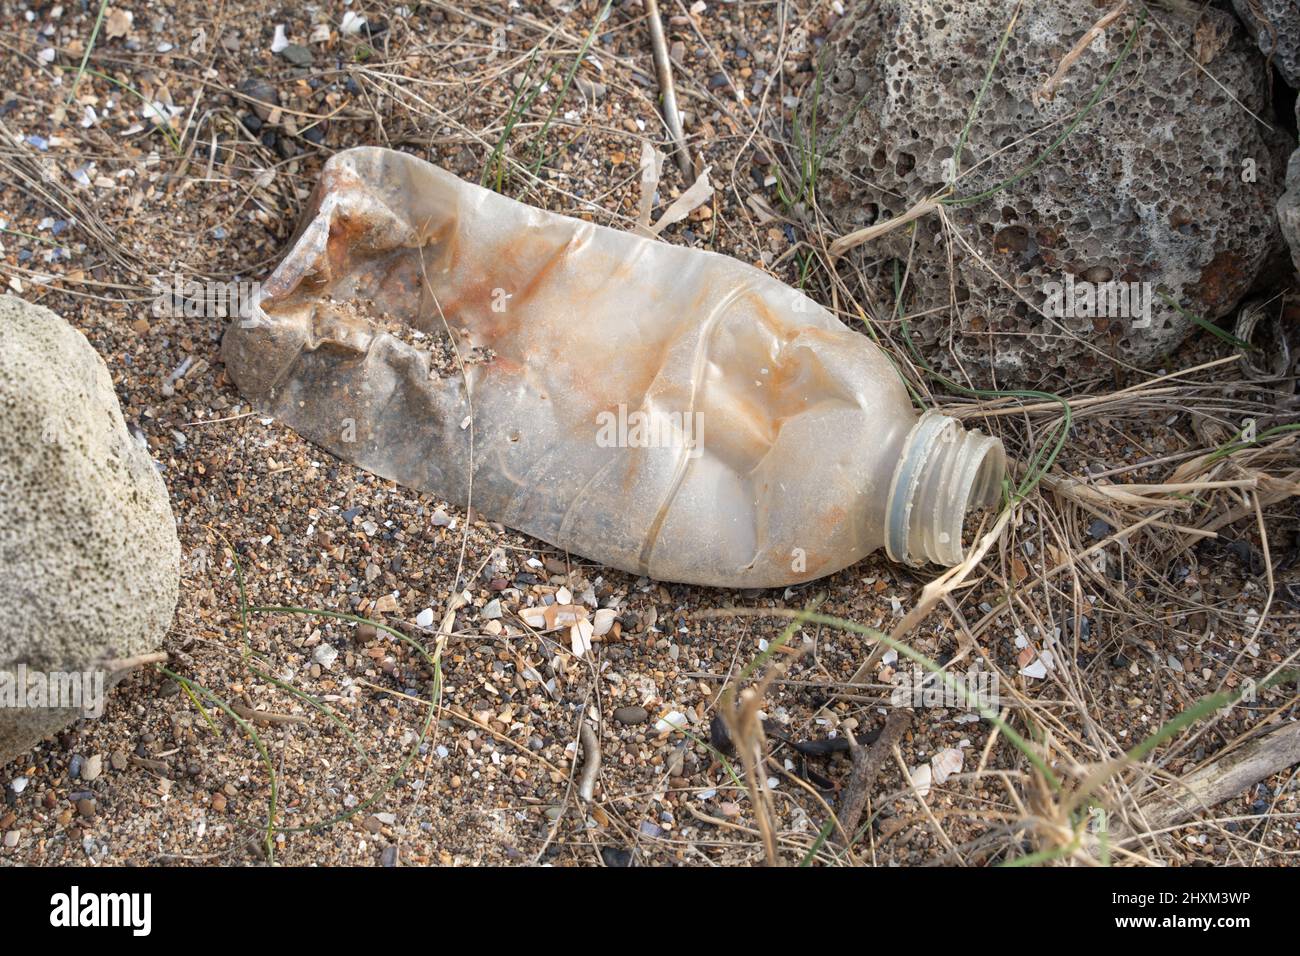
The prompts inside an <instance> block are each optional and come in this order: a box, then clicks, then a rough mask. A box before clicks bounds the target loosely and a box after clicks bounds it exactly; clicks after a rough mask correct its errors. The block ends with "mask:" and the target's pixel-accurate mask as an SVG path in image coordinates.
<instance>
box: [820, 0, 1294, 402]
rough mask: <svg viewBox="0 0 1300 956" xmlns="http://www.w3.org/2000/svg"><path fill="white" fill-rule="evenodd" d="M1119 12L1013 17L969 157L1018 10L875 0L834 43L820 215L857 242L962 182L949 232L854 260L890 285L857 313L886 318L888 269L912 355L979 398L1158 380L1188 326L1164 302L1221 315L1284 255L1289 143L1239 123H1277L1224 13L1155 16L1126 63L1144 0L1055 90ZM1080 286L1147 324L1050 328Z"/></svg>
mask: <svg viewBox="0 0 1300 956" xmlns="http://www.w3.org/2000/svg"><path fill="white" fill-rule="evenodd" d="M1111 6H1112V5H1110V4H1098V3H1078V2H1077V0H1041V2H1037V3H1032V4H1025V5H1024V6H1023V8H1020V9H1021V14H1020V17H1019V20H1018V22H1017V23H1016V24H1015V28H1014V30H1013V31H1012V33H1011V36H1010V39H1009V41H1008V43H1007V46H1006V52H1005V54H1004V56H1003V58H1002V60H1001V62H1000V63H999V64H998V65H997V68H996V70H995V71H994V73H993V75H992V79H991V82H990V83H989V87H988V89H987V91H986V92H985V93H984V96H983V99H982V101H981V102H980V105H979V108H978V109H977V110H976V111H975V114H974V120H973V122H971V125H970V129H969V132H968V133H967V135H966V139H965V144H964V148H963V150H962V154H961V157H960V160H959V161H958V162H954V151H955V148H956V145H957V143H958V140H959V138H960V137H961V136H962V132H963V129H964V128H965V126H966V124H967V120H968V118H969V117H970V116H971V112H972V107H973V106H974V104H975V102H976V98H977V96H978V94H979V91H980V89H981V87H982V85H983V83H984V80H985V76H986V74H987V72H988V69H989V65H990V63H991V62H992V60H993V54H994V51H995V50H996V49H997V47H998V44H999V41H1000V39H1001V36H1002V33H1003V31H1004V30H1005V29H1006V26H1007V22H1008V16H1009V10H1008V8H1007V7H1006V6H1005V4H1002V3H997V2H992V0H965V2H962V3H938V2H933V0H880V2H877V3H872V4H861V5H860V6H858V7H857V8H856V12H855V13H854V14H853V15H851V16H849V17H847V18H846V19H845V20H844V21H842V22H841V23H840V24H839V25H838V27H837V29H836V32H835V34H834V36H833V38H832V44H831V51H830V53H829V54H828V55H827V56H826V58H825V62H826V63H827V64H828V67H827V74H826V82H825V89H824V90H823V92H822V95H821V97H820V106H819V110H820V116H819V120H818V123H817V129H818V131H819V137H820V138H821V140H822V142H823V143H824V144H826V145H825V149H824V155H823V157H822V162H821V167H820V168H821V176H820V178H819V183H818V197H819V200H820V202H821V206H822V208H823V209H829V211H830V214H831V217H832V219H833V220H834V222H835V224H836V226H837V227H838V228H839V231H840V232H842V233H848V232H850V231H853V230H855V229H859V228H861V227H864V226H868V225H872V224H878V223H884V222H886V221H888V220H890V219H892V218H894V217H897V216H899V215H901V214H902V213H904V212H906V211H907V210H908V209H909V208H911V207H912V206H913V205H914V204H916V203H918V202H920V201H922V200H926V199H930V198H932V197H936V196H940V195H942V194H944V192H945V190H947V189H948V188H949V185H950V184H951V185H952V192H951V193H950V194H949V196H948V199H947V200H945V202H946V208H945V210H944V214H945V215H946V217H947V219H948V221H949V222H950V223H951V224H952V227H953V229H954V231H955V236H953V235H950V234H948V233H947V232H946V231H945V229H944V227H943V222H942V220H941V217H940V216H939V215H938V214H937V213H935V212H930V213H928V214H926V215H923V216H922V217H921V218H920V219H919V220H918V221H917V222H916V228H915V231H914V230H913V229H912V228H911V227H910V226H904V227H902V228H895V229H893V230H892V231H890V232H888V233H887V234H886V235H884V236H882V237H880V238H877V239H874V240H871V241H869V242H867V243H866V244H865V245H863V246H860V247H859V248H858V249H857V250H855V251H854V252H853V253H852V255H855V256H858V257H860V258H859V261H860V262H862V263H863V264H864V266H866V267H867V268H868V269H869V270H870V269H874V270H875V271H874V272H873V273H869V274H872V275H874V277H875V278H877V279H878V280H879V282H878V286H877V289H878V291H877V292H876V293H875V295H874V296H873V295H868V296H866V298H868V299H869V300H870V299H872V298H874V301H876V302H877V304H878V307H879V311H880V312H882V313H883V314H884V316H885V317H888V315H889V312H890V310H891V308H892V306H893V281H894V264H895V263H896V262H897V263H899V264H901V265H902V266H903V268H906V269H907V285H906V288H905V290H904V295H903V305H904V308H905V310H906V313H907V314H909V315H911V316H912V318H911V319H910V334H911V336H912V340H913V342H914V344H916V345H917V346H918V347H919V348H920V349H921V351H922V352H923V353H924V354H925V355H926V357H927V358H928V359H929V361H930V362H931V363H933V364H934V365H935V366H937V367H938V368H939V369H940V370H942V371H944V372H946V373H948V374H949V375H954V376H955V377H959V378H960V377H961V374H960V372H959V369H964V370H965V371H966V372H968V373H969V374H970V375H971V377H972V378H974V379H975V380H976V381H980V382H987V381H988V380H989V379H990V377H991V376H990V375H989V370H990V368H995V369H996V370H997V372H998V378H999V380H1000V381H1003V382H1026V381H1030V382H1036V381H1042V380H1047V381H1049V382H1051V381H1053V380H1055V382H1057V383H1059V382H1060V381H1061V380H1067V381H1069V380H1077V379H1078V378H1079V377H1080V376H1085V375H1088V374H1090V373H1095V372H1097V371H1101V370H1105V369H1106V368H1108V367H1109V362H1108V360H1107V357H1108V356H1114V357H1117V358H1119V359H1121V360H1124V361H1126V362H1130V363H1133V364H1138V365H1145V364H1153V363H1155V362H1158V361H1159V360H1160V359H1162V358H1163V357H1164V356H1165V355H1166V354H1167V353H1168V352H1170V351H1171V350H1173V349H1174V348H1175V347H1176V346H1177V345H1178V344H1179V343H1181V342H1182V341H1183V340H1184V339H1185V338H1186V337H1187V336H1188V335H1189V334H1190V333H1191V332H1192V331H1193V330H1194V329H1195V328H1196V324H1195V322H1194V320H1192V319H1191V318H1189V317H1188V315H1186V314H1184V313H1183V312H1180V311H1179V310H1178V309H1176V308H1174V307H1173V306H1172V305H1170V304H1168V303H1167V302H1166V301H1165V299H1164V296H1168V297H1169V298H1170V299H1172V300H1173V301H1174V302H1176V303H1177V304H1178V305H1179V306H1181V307H1182V309H1183V310H1185V312H1186V313H1192V314H1196V315H1198V316H1203V317H1205V318H1207V319H1210V320H1214V319H1218V318H1220V317H1222V316H1224V315H1226V314H1228V313H1229V312H1231V311H1232V310H1233V308H1234V307H1235V306H1236V305H1237V303H1238V301H1239V300H1240V299H1241V298H1242V297H1243V295H1244V294H1245V293H1246V292H1247V291H1248V290H1249V288H1250V286H1251V284H1252V282H1253V280H1254V279H1255V277H1256V275H1257V273H1258V272H1259V270H1260V268H1261V266H1262V265H1263V263H1264V262H1265V261H1266V260H1267V259H1268V258H1269V257H1270V255H1271V254H1272V253H1273V252H1274V251H1275V250H1276V249H1278V248H1279V247H1280V237H1279V235H1278V230H1277V225H1276V218H1275V213H1274V209H1273V205H1274V203H1275V202H1276V198H1277V196H1278V194H1279V192H1280V191H1281V181H1282V176H1283V167H1284V165H1285V153H1286V149H1287V145H1286V143H1285V142H1284V140H1285V137H1284V136H1282V135H1281V134H1280V133H1278V132H1277V131H1276V130H1275V129H1269V128H1268V127H1266V126H1265V125H1264V124H1263V123H1260V122H1258V121H1256V120H1255V119H1253V118H1252V117H1251V115H1250V113H1249V112H1248V110H1253V111H1254V112H1255V113H1257V114H1258V115H1259V116H1261V117H1263V118H1264V119H1265V120H1268V119H1269V118H1270V117H1269V115H1268V106H1267V90H1266V87H1265V76H1266V74H1265V71H1264V70H1263V69H1262V66H1261V61H1260V57H1259V54H1258V52H1257V51H1256V50H1255V49H1254V46H1253V44H1251V43H1250V42H1249V41H1248V39H1247V37H1246V36H1245V34H1244V31H1243V30H1242V28H1241V27H1240V25H1239V24H1237V23H1236V21H1235V20H1234V19H1233V18H1232V17H1231V15H1229V14H1227V13H1224V12H1222V11H1219V10H1215V9H1213V8H1205V9H1201V7H1200V6H1199V5H1198V6H1197V7H1196V9H1195V10H1194V11H1192V12H1190V13H1180V12H1175V11H1173V10H1170V9H1167V8H1163V7H1162V8H1159V9H1153V10H1152V13H1151V17H1152V18H1155V17H1158V18H1159V20H1160V25H1159V26H1157V25H1156V23H1155V22H1153V20H1152V19H1148V20H1147V22H1146V23H1145V24H1144V25H1143V26H1142V27H1141V28H1140V29H1139V30H1138V32H1137V34H1136V38H1135V40H1134V43H1133V46H1132V49H1131V50H1130V52H1129V54H1128V55H1127V56H1126V57H1124V58H1123V61H1122V62H1120V59H1121V55H1122V51H1123V50H1124V47H1125V44H1126V42H1127V40H1128V38H1129V37H1130V36H1131V35H1133V31H1134V29H1135V27H1136V25H1137V19H1136V16H1137V12H1138V11H1139V10H1140V9H1141V8H1142V6H1143V5H1141V4H1132V5H1130V7H1129V9H1128V10H1127V11H1126V12H1124V13H1123V14H1122V15H1121V16H1119V17H1118V18H1117V19H1116V20H1115V21H1114V22H1113V23H1110V24H1109V25H1107V26H1106V27H1105V29H1104V31H1103V32H1102V35H1101V37H1100V38H1099V39H1097V40H1095V41H1093V43H1092V44H1091V45H1089V46H1088V47H1086V48H1085V49H1084V50H1083V52H1082V54H1081V55H1080V56H1079V57H1078V58H1077V60H1075V61H1074V62H1073V63H1072V64H1071V65H1069V67H1068V69H1066V71H1065V72H1064V74H1063V75H1062V76H1061V78H1060V79H1059V82H1057V83H1056V84H1055V86H1054V88H1053V89H1051V90H1047V89H1045V87H1046V86H1047V81H1048V78H1049V77H1052V76H1053V75H1054V74H1055V73H1056V72H1057V68H1058V66H1060V65H1061V63H1062V61H1063V59H1064V58H1065V57H1066V55H1067V54H1068V53H1069V52H1070V50H1071V49H1072V47H1074V45H1075V44H1076V43H1077V42H1078V41H1079V40H1080V39H1081V38H1082V37H1083V36H1084V35H1085V33H1086V32H1087V31H1088V30H1089V28H1090V27H1092V26H1093V24H1094V23H1096V22H1097V21H1098V20H1100V19H1101V18H1102V16H1103V15H1104V14H1105V13H1106V11H1107V10H1108V9H1109V8H1110V7H1111ZM1180 47H1183V48H1186V49H1188V50H1192V51H1194V55H1196V56H1197V57H1198V58H1200V60H1201V63H1202V65H1203V66H1204V69H1198V68H1197V66H1196V64H1194V63H1192V62H1190V61H1189V59H1188V54H1187V53H1185V52H1183V50H1182V49H1180ZM1116 64H1118V66H1116ZM1112 67H1114V68H1115V73H1114V75H1113V77H1112V79H1111V80H1110V82H1109V85H1108V86H1107V87H1106V89H1105V91H1104V92H1103V93H1101V94H1100V96H1099V98H1098V101H1097V103H1096V105H1095V106H1094V107H1093V108H1092V109H1091V111H1090V112H1088V113H1087V115H1086V116H1084V117H1083V118H1082V119H1081V120H1079V115H1080V112H1081V110H1083V108H1084V107H1085V106H1087V104H1088V103H1089V102H1090V101H1091V100H1092V99H1093V97H1094V95H1097V91H1098V90H1099V88H1100V87H1101V85H1102V83H1103V82H1105V81H1106V77H1107V75H1108V74H1109V72H1110V70H1111V69H1112ZM811 99H812V98H811V96H808V95H805V97H804V100H805V110H807V109H808V108H809V106H808V104H809V103H810V101H811ZM1075 121H1078V125H1077V127H1076V128H1074V129H1073V130H1070V131H1069V134H1068V135H1067V136H1065V138H1064V140H1063V141H1062V143H1061V145H1060V147H1059V148H1058V149H1056V150H1055V151H1054V152H1052V153H1050V154H1048V155H1047V156H1046V157H1045V158H1043V154H1044V153H1045V151H1046V150H1047V149H1048V148H1049V147H1050V146H1051V145H1052V144H1053V143H1055V142H1056V141H1057V140H1058V139H1059V138H1060V137H1062V135H1063V134H1065V133H1066V132H1067V130H1068V129H1069V127H1070V125H1071V124H1072V123H1073V122H1075ZM954 169H955V170H956V181H955V184H954V183H953V172H954ZM1016 177H1019V178H1016ZM1013 178H1014V179H1015V181H1014V182H1011V183H1010V184H1008V185H1006V186H1005V188H999V187H1002V186H1003V184H1006V183H1007V181H1008V180H1012V179H1013ZM985 193H988V194H989V195H987V196H986V197H985V198H977V197H980V196H982V195H983V194H985ZM958 237H959V238H958ZM967 244H968V245H969V248H968V247H967ZM950 256H951V260H950ZM900 272H901V270H900ZM1085 281H1086V282H1088V283H1090V286H1089V288H1092V289H1094V290H1095V291H1099V292H1100V291H1107V290H1119V289H1122V290H1124V292H1125V294H1126V295H1127V293H1128V292H1130V291H1132V292H1136V293H1138V294H1139V295H1140V296H1144V297H1145V298H1146V299H1147V300H1148V301H1149V302H1150V309H1149V312H1145V314H1144V313H1143V311H1142V310H1128V309H1124V308H1122V307H1121V308H1120V309H1116V310H1110V311H1111V312H1112V313H1118V314H1109V315H1096V314H1095V312H1093V311H1092V310H1089V309H1088V308H1087V307H1086V304H1085V305H1084V306H1083V307H1077V308H1073V309H1067V310H1063V311H1064V314H1054V315H1052V316H1050V317H1046V316H1044V315H1043V314H1042V312H1043V311H1049V312H1051V311H1054V310H1053V309H1051V308H1050V305H1051V304H1052V299H1051V296H1052V294H1053V293H1054V292H1059V291H1060V288H1061V287H1062V286H1066V285H1068V284H1070V283H1076V284H1077V283H1079V282H1085ZM1115 283H1121V284H1122V285H1115ZM1072 288H1073V286H1072ZM1125 304H1127V303H1125ZM1076 305H1077V303H1076ZM1131 311H1137V312H1138V314H1136V315H1131V314H1125V313H1126V312H1131ZM1148 320H1149V321H1148ZM896 336H897V333H896ZM898 337H900V338H901V336H898Z"/></svg>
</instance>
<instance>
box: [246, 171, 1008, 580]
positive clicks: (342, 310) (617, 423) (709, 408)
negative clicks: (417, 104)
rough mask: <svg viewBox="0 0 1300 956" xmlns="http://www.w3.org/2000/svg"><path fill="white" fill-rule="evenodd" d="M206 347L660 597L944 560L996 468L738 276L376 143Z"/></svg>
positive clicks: (952, 554)
mask: <svg viewBox="0 0 1300 956" xmlns="http://www.w3.org/2000/svg"><path fill="white" fill-rule="evenodd" d="M223 355H224V358H225V361H226V365H227V369H228V372H229V374H230V376H231V377H232V379H233V380H234V381H235V383H236V384H237V385H238V387H239V388H240V390H241V391H242V392H243V394H244V395H245V396H246V397H247V398H248V399H249V400H250V401H251V402H253V404H254V405H255V406H256V407H258V408H260V409H261V410H263V411H264V412H266V413H269V414H271V415H274V416H275V417H276V418H278V419H279V420H280V421H282V422H283V423H285V424H287V425H289V426H290V427H292V428H294V429H295V430H297V431H298V432H300V433H301V434H302V435H304V436H305V437H306V438H308V439H310V440H311V441H313V442H315V443H317V444H318V445H321V446H323V447H324V448H326V449H328V450H329V451H331V452H333V453H334V454H336V455H338V456H339V457H340V458H343V459H344V460H346V461H349V462H352V463H353V464H356V465H359V466H360V467H362V468H365V469H366V470H368V471H371V472H374V473H375V474H378V475H380V476H382V477H385V478H389V479H392V480H393V481H396V482H398V483H399V484H402V485H405V486H408V487H410V488H414V489H418V490H420V491H424V492H429V493H432V494H435V495H439V496H442V497H445V498H447V499H449V500H451V501H454V502H457V503H458V504H460V505H461V506H464V505H466V504H472V505H473V507H474V509H475V510H476V511H478V512H479V513H480V514H482V515H483V516H484V517H486V518H488V519H490V520H495V521H499V522H501V523H503V524H505V525H508V526H510V527H512V528H516V529H518V530H520V531H523V532H526V533H528V534H530V535H533V536H534V537H537V538H540V539H542V540H543V541H547V542H549V543H550V544H552V545H555V546H556V547H558V548H562V549H564V550H566V551H570V552H573V553H575V554H578V555H581V556H584V557H586V558H589V559H593V560H595V561H598V562H600V563H602V564H605V565H608V566H611V567H615V568H620V569H622V570H625V571H629V572H633V573H637V574H643V575H646V576H649V577H651V578H656V579H659V580H664V581H681V582H687V583H692V584H704V585H714V586H722V587H772V586H780V585H787V584H792V583H796V582H801V581H807V580H809V579H812V578H816V577H820V576H822V575H825V574H830V573H832V572H834V571H838V570H840V569H842V568H844V567H847V566H848V565H850V564H853V563H854V562H856V561H858V560H859V559H860V558H862V557H863V556H865V555H867V554H869V553H870V552H872V551H875V550H877V549H878V548H880V547H881V546H882V545H883V546H884V547H885V548H886V549H887V553H888V554H889V556H890V557H891V558H893V559H894V560H896V561H906V562H911V563H918V562H921V561H924V560H931V561H934V562H937V563H939V564H944V565H950V564H955V563H957V562H958V561H960V560H961V558H962V540H961V538H962V524H963V521H964V519H965V517H966V514H967V511H968V510H969V509H970V508H972V507H975V506H977V505H985V504H992V503H993V502H994V501H996V499H997V496H998V494H999V491H1000V488H1001V481H1002V476H1003V472H1004V470H1005V458H1004V455H1003V451H1002V446H1001V444H1000V443H999V442H998V441H997V440H996V439H994V438H990V437H988V436H985V435H982V434H981V433H980V432H978V431H974V430H972V431H967V430H964V429H962V428H961V426H959V425H958V424H957V423H956V422H955V421H954V420H953V419H950V418H946V417H944V416H941V415H938V414H935V413H933V412H931V413H927V414H926V415H924V416H921V417H919V418H918V416H917V413H916V412H915V411H913V408H912V405H911V402H910V401H909V399H908V395H907V391H906V389H905V388H904V386H903V384H902V382H901V380H900V378H899V376H898V374H897V373H896V372H895V370H894V368H893V366H892V365H891V364H890V362H889V360H888V359H887V358H886V357H885V355H884V354H883V353H882V352H881V351H880V350H879V349H878V348H877V347H876V346H875V345H874V344H872V343H871V342H870V341H869V340H868V339H866V338H865V337H864V336H862V335H859V334H857V333H855V332H852V331H850V330H849V329H848V328H847V327H845V326H844V325H843V324H842V323H840V322H839V321H838V320H837V319H836V318H835V317H834V316H833V315H831V314H830V313H829V312H827V311H826V310H825V309H823V308H822V307H820V306H819V305H817V304H816V303H815V302H813V301H812V300H810V299H808V298H807V297H805V296H804V295H803V294H802V293H800V292H797V291H796V290H794V289H791V288H789V287H788V286H786V285H784V284H783V283H781V282H779V281H777V280H776V279H774V278H772V277H770V276H768V275H767V274H765V273H763V272H761V271H760V270H758V269H755V268H753V267H751V266H748V265H746V264H744V263H742V262H739V261H737V260H735V259H732V258H729V257H727V256H723V255H719V254H716V253H710V252H702V251H698V250H693V249H686V248H682V247H679V246H674V245H670V244H668V243H666V242H660V241H656V240H653V239H649V238H643V237H640V236H637V235H633V234H630V233H625V232H620V231H618V230H615V229H609V228H605V227H602V226H596V225H593V224H591V223H588V222H584V221H582V220H579V219H572V218H568V217H565V216H560V215H556V214H554V213H549V212H545V211H542V210H539V209H536V208H533V207H530V206H527V205H525V204H522V203H519V202H516V201H514V200H511V199H507V198H505V197H503V196H500V195H498V194H496V193H493V192H491V191H489V190H486V189H482V188H480V187H478V186H474V185H471V184H469V183H465V182H463V181H461V180H460V179H458V178H456V177H455V176H454V175H452V174H451V173H449V172H446V171H445V170H442V169H439V168H437V167H436V166H432V165H430V164H428V163H426V162H423V161H422V160H419V159H417V158H415V157H412V156H409V155H406V154H404V153H398V152H393V151H390V150H385V149H379V148H369V147H363V148H358V149H351V150H347V151H346V152H342V153H339V154H337V155H335V156H334V157H332V158H331V159H330V160H329V161H328V162H327V163H326V165H325V168H324V170H323V172H322V176H321V181H320V183H319V185H318V187H317V189H316V191H315V194H314V195H313V197H312V201H311V206H310V209H309V212H308V213H307V215H306V216H305V218H304V220H303V223H302V225H301V226H300V228H299V232H298V235H297V236H296V238H295V240H294V242H293V245H292V248H291V250H290V252H289V253H288V255H287V257H286V258H285V259H284V261H283V262H282V263H281V264H280V266H279V268H277V269H276V270H275V272H274V274H273V275H272V276H271V277H270V279H269V280H267V282H266V283H265V284H264V286H263V289H262V293H261V297H260V300H259V302H258V303H257V304H256V305H255V306H254V307H253V309H252V311H251V313H250V314H248V315H246V316H244V317H243V318H240V319H236V320H235V321H234V322H233V323H232V324H231V326H230V328H229V329H228V331H227V333H226V336H225V341H224V343H223Z"/></svg>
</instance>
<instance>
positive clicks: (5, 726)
mask: <svg viewBox="0 0 1300 956" xmlns="http://www.w3.org/2000/svg"><path fill="white" fill-rule="evenodd" d="M0 429H3V435H4V441H3V442H2V443H0V620H3V621H4V627H3V629H0V671H4V672H9V673H10V674H13V673H15V672H16V671H17V670H18V668H19V665H25V667H26V668H27V670H28V672H29V673H31V672H49V671H61V672H77V673H80V672H83V671H91V670H97V669H99V665H100V664H101V663H102V662H103V661H105V660H109V659H119V658H123V657H130V656H133V655H136V654H142V653H146V652H149V651H152V650H155V649H156V648H157V647H158V646H159V645H160V644H161V642H162V639H163V636H164V635H165V633H166V631H167V628H168V626H169V624H170V623H171V618H172V613H173V611H174V610H175V607H176V598H177V592H178V586H179V571H180V543H179V541H178V540H177V537H176V526H175V521H174V519H173V518H172V512H171V506H170V504H169V502H168V498H167V489H166V487H165V485H164V484H163V481H162V477H161V476H160V475H159V474H158V471H157V470H156V468H155V467H154V464H153V461H152V459H151V458H150V456H149V453H148V451H146V450H145V449H144V448H143V447H141V446H140V445H139V444H137V443H136V442H135V441H134V440H133V439H132V438H131V436H130V434H129V433H128V432H127V428H126V422H125V421H124V420H123V418H122V410H121V407H120V406H119V405H118V401H117V396H116V395H115V394H114V392H113V382H112V380H111V379H110V377H109V374H108V368H107V367H106V366H105V365H104V362H103V360H102V359H101V358H100V357H99V355H97V354H96V352H95V350H94V349H93V348H92V347H91V345H90V343H89V342H88V341H87V340H86V337H85V336H84V335H82V334H81V333H80V332H78V331H77V330H76V329H74V328H73V327H72V326H71V325H69V324H68V323H67V322H65V321H64V320H63V319H61V318H60V317H59V316H57V315H55V314H54V313H53V312H51V311H50V310H48V309H46V308H43V307H41V306H37V305H32V304H30V303H28V302H24V301H23V300H21V299H17V298H14V297H12V296H0ZM108 686H109V681H108V679H107V677H105V680H104V689H105V690H107V689H108ZM78 715H79V710H78V709H76V708H13V707H5V708H0V765H2V764H4V763H7V762H8V761H10V760H12V759H13V758H14V757H16V756H18V755H20V754H22V753H24V752H25V751H26V750H28V749H30V748H31V747H32V746H33V745H34V744H36V743H37V742H38V741H40V740H41V738H42V737H44V736H46V735H48V734H50V733H53V732H54V731H57V730H59V729H60V728H62V727H63V726H65V725H67V724H68V723H70V722H71V721H72V720H74V719H76V718H77V716H78Z"/></svg>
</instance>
